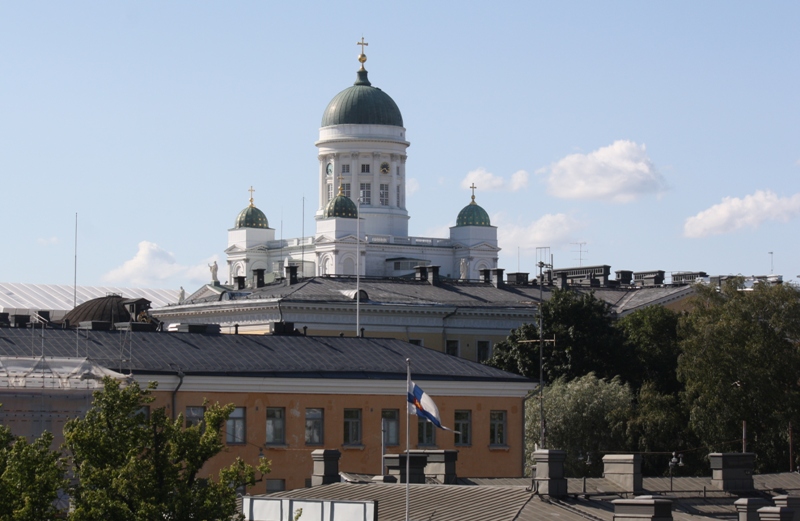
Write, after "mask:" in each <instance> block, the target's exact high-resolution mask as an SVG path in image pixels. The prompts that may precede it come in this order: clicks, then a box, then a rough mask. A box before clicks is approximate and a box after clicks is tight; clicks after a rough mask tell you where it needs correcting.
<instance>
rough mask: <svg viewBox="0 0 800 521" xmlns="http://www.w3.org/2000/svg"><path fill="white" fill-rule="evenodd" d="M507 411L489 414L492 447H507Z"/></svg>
mask: <svg viewBox="0 0 800 521" xmlns="http://www.w3.org/2000/svg"><path fill="white" fill-rule="evenodd" d="M507 442H508V440H507V439H506V411H492V412H490V413H489V443H490V444H491V445H506V444H507Z"/></svg>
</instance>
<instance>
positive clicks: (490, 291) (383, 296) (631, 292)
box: [154, 277, 693, 315]
mask: <svg viewBox="0 0 800 521" xmlns="http://www.w3.org/2000/svg"><path fill="white" fill-rule="evenodd" d="M360 287H361V290H362V291H363V292H366V294H367V296H368V298H369V300H368V301H367V302H363V304H364V305H367V306H376V305H406V306H457V307H462V308H476V309H477V308H489V309H497V308H504V309H509V308H512V309H531V310H535V309H536V307H537V303H538V302H539V287H538V286H532V285H504V286H501V287H500V288H496V287H494V286H493V285H491V284H488V283H479V282H456V281H447V280H443V281H441V282H440V283H439V284H437V285H433V284H430V283H428V282H423V281H416V280H404V279H390V278H362V279H361V280H360ZM355 289H356V279H355V277H314V278H308V279H304V280H301V281H300V282H298V283H297V284H294V285H291V286H287V285H286V284H285V283H284V282H282V281H281V282H275V283H273V284H269V285H267V286H264V287H262V288H258V289H255V290H246V291H236V292H231V293H229V294H228V295H229V296H230V297H231V298H230V300H243V301H248V300H254V299H255V300H258V299H273V300H281V301H282V302H298V303H300V302H318V303H337V302H341V303H344V302H352V301H353V299H352V297H351V296H349V295H353V294H354V293H353V292H354V291H355ZM572 289H573V290H575V291H579V292H582V293H587V292H590V291H594V293H595V295H596V296H597V298H599V299H601V300H603V301H605V302H608V303H609V304H610V305H611V306H612V308H613V309H614V311H616V312H617V314H619V315H623V314H625V313H628V312H631V311H634V310H636V309H639V308H641V307H646V306H647V305H651V304H654V303H664V302H668V301H670V300H674V299H680V298H684V297H685V296H687V295H689V294H691V292H692V291H693V290H692V289H691V286H659V287H641V288H582V287H573V288H572ZM552 292H553V287H548V286H546V287H544V288H543V290H542V296H543V300H548V299H549V298H550V296H551V295H552ZM221 298H223V297H221V296H220V295H218V294H214V295H213V296H211V297H208V298H204V299H203V298H201V299H195V300H191V301H187V302H186V304H199V303H203V302H216V301H219V300H221ZM154 307H155V306H154ZM173 308H174V306H169V307H168V308H167V309H173ZM532 312H533V311H532ZM157 314H158V313H157V312H156V315H157Z"/></svg>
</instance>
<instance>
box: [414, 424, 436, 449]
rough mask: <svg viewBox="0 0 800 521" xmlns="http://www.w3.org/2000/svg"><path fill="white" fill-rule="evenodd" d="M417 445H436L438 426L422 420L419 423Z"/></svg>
mask: <svg viewBox="0 0 800 521" xmlns="http://www.w3.org/2000/svg"><path fill="white" fill-rule="evenodd" d="M417 443H418V444H419V445H436V425H434V424H432V423H431V422H429V421H428V420H423V419H421V418H420V419H419V421H417Z"/></svg>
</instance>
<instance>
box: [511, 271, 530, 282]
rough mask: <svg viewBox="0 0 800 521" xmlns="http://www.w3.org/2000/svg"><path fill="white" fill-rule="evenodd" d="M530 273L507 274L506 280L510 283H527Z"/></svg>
mask: <svg viewBox="0 0 800 521" xmlns="http://www.w3.org/2000/svg"><path fill="white" fill-rule="evenodd" d="M528 275H529V274H528V273H521V272H520V273H509V274H507V275H506V282H508V283H509V284H527V283H528Z"/></svg>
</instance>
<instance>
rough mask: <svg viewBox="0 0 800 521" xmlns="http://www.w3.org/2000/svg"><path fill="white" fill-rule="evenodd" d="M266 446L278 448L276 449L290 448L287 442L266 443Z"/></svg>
mask: <svg viewBox="0 0 800 521" xmlns="http://www.w3.org/2000/svg"><path fill="white" fill-rule="evenodd" d="M264 446H265V447H266V448H267V449H276V450H281V449H288V448H289V445H288V444H286V443H265V444H264Z"/></svg>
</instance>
